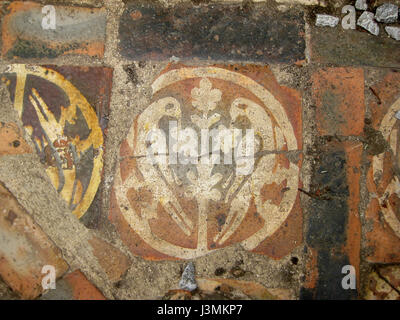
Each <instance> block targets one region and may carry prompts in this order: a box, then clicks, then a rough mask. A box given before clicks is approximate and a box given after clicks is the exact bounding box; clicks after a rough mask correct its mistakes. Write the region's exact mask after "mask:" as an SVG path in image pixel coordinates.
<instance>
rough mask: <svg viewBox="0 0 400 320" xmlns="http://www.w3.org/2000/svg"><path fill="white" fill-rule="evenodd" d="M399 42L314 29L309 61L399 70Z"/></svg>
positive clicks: (351, 32)
mask: <svg viewBox="0 0 400 320" xmlns="http://www.w3.org/2000/svg"><path fill="white" fill-rule="evenodd" d="M399 51H400V42H399V41H394V40H393V39H390V38H389V37H387V36H386V35H385V31H384V30H383V28H381V35H380V36H379V37H376V36H373V35H371V34H369V33H368V32H362V31H360V30H343V29H342V28H341V27H340V26H338V27H337V28H334V29H331V28H317V27H313V28H312V30H311V40H310V52H311V61H312V62H317V63H332V64H335V65H339V66H375V67H383V68H385V67H395V68H399V67H400V56H399V55H398V54H394V53H395V52H399Z"/></svg>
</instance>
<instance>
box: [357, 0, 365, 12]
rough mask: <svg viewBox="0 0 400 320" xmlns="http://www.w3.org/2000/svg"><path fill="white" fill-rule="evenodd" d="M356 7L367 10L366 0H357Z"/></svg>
mask: <svg viewBox="0 0 400 320" xmlns="http://www.w3.org/2000/svg"><path fill="white" fill-rule="evenodd" d="M356 9H357V10H367V9H368V4H367V0H357V1H356Z"/></svg>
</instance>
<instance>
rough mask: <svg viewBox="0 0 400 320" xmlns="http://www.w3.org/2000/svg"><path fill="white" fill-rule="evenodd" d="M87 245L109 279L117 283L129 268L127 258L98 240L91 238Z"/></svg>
mask: <svg viewBox="0 0 400 320" xmlns="http://www.w3.org/2000/svg"><path fill="white" fill-rule="evenodd" d="M89 244H90V245H91V246H92V248H93V253H94V255H95V256H96V258H97V259H98V261H99V263H100V265H101V266H102V268H103V269H104V270H105V271H106V273H107V275H108V277H109V279H110V280H111V281H113V282H115V281H118V280H119V279H120V278H121V276H122V275H123V274H124V273H125V271H126V270H127V269H128V268H129V265H130V262H129V258H128V257H127V256H126V255H124V254H123V253H122V252H121V251H119V250H118V249H117V248H115V247H114V246H112V245H111V244H109V243H107V242H105V241H104V240H101V239H99V238H96V237H93V238H92V239H91V240H89Z"/></svg>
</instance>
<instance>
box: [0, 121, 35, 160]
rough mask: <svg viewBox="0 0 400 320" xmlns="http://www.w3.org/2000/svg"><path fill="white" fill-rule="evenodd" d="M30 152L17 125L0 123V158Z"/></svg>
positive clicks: (30, 149)
mask: <svg viewBox="0 0 400 320" xmlns="http://www.w3.org/2000/svg"><path fill="white" fill-rule="evenodd" d="M32 152H33V150H32V148H31V147H30V146H29V145H28V144H27V142H26V141H25V139H24V138H23V136H22V132H21V129H20V128H19V127H18V126H17V124H15V123H13V122H9V123H4V122H0V156H3V155H14V154H24V153H32Z"/></svg>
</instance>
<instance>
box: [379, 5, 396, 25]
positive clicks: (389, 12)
mask: <svg viewBox="0 0 400 320" xmlns="http://www.w3.org/2000/svg"><path fill="white" fill-rule="evenodd" d="M398 16H399V7H398V6H396V5H395V4H391V3H385V4H383V5H381V6H379V7H378V8H377V9H376V13H375V19H376V21H378V22H383V23H393V22H396V20H397V18H398Z"/></svg>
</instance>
